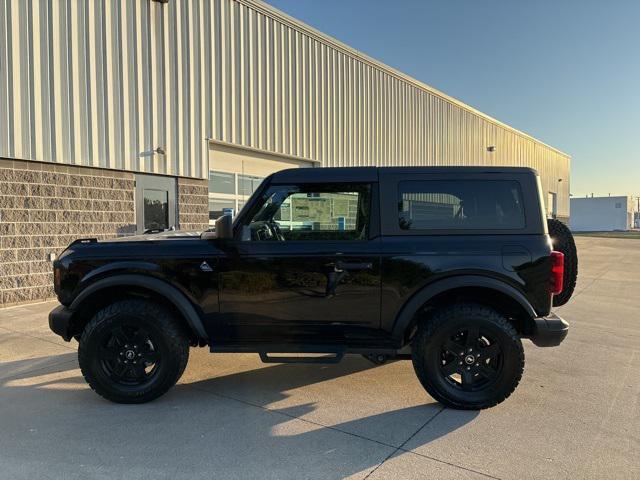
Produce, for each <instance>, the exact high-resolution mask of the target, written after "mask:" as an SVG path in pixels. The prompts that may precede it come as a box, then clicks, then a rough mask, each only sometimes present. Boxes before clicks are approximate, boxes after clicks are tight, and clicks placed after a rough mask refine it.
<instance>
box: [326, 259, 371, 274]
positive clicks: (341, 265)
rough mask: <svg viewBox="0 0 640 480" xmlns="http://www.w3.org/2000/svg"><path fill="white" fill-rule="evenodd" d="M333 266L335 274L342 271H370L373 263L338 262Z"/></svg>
mask: <svg viewBox="0 0 640 480" xmlns="http://www.w3.org/2000/svg"><path fill="white" fill-rule="evenodd" d="M333 265H334V268H335V271H336V272H341V271H343V270H371V269H372V268H373V263H371V262H343V261H341V260H338V261H337V262H335V263H334V264H333Z"/></svg>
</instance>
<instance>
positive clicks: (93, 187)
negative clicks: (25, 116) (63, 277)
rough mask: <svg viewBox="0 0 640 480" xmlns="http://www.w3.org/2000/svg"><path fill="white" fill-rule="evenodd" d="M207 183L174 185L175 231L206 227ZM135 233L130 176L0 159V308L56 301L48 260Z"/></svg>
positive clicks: (179, 181)
mask: <svg viewBox="0 0 640 480" xmlns="http://www.w3.org/2000/svg"><path fill="white" fill-rule="evenodd" d="M208 188H209V187H208V182H207V180H199V179H192V178H178V179H177V189H178V192H177V208H178V216H177V218H178V226H179V228H180V229H181V230H191V231H194V230H197V231H202V230H206V229H207V228H209V197H208V193H209V192H208ZM135 232H136V212H135V174H134V173H133V172H121V171H117V170H107V169H100V168H91V167H79V166H73V165H61V164H56V163H47V162H34V161H21V160H9V159H3V158H0V307H2V306H8V305H12V304H17V303H24V302H31V301H35V300H43V299H47V298H52V297H54V292H53V272H52V264H51V260H50V259H49V256H50V254H54V255H56V256H58V255H59V254H60V252H62V250H64V249H65V248H66V247H67V246H68V245H69V244H70V243H71V242H73V241H74V240H76V239H78V238H87V237H95V238H98V239H105V238H113V237H120V236H124V235H133V234H135Z"/></svg>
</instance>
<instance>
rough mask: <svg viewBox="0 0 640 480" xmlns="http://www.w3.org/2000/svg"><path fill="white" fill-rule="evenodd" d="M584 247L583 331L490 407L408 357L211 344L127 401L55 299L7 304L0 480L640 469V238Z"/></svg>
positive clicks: (0, 336)
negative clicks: (161, 390)
mask: <svg viewBox="0 0 640 480" xmlns="http://www.w3.org/2000/svg"><path fill="white" fill-rule="evenodd" d="M577 241H578V247H579V250H580V261H581V265H580V267H581V270H580V279H579V285H578V289H577V293H576V294H575V296H574V298H573V299H572V300H571V302H570V303H569V305H567V306H565V307H563V308H560V309H558V311H559V313H561V315H563V316H564V317H565V318H566V319H568V321H569V322H570V323H571V325H572V330H571V332H570V334H569V337H568V339H567V340H566V342H565V343H564V344H563V345H561V346H560V347H559V348H555V349H539V348H536V347H534V346H533V345H532V344H530V343H529V342H526V345H525V348H526V355H527V366H526V369H525V375H524V378H523V380H522V383H521V384H520V386H519V388H518V389H517V390H516V392H515V393H514V394H513V395H512V396H511V397H510V398H509V399H508V400H507V401H506V402H505V403H503V404H501V405H499V406H498V407H495V408H492V409H490V410H485V411H482V412H460V411H454V410H450V409H445V408H443V407H442V406H441V405H439V404H438V403H435V402H434V401H433V400H432V399H431V398H430V397H429V396H428V395H427V394H426V393H425V392H424V390H423V389H422V388H421V387H420V385H419V383H418V381H417V380H416V378H415V375H414V373H413V369H412V367H411V364H410V362H406V361H400V362H395V363H390V364H387V365H384V366H381V367H373V366H372V365H370V364H369V363H368V362H367V361H366V360H364V359H362V358H360V357H357V356H351V357H348V358H346V359H345V360H344V361H343V362H342V363H341V364H339V365H332V366H304V365H264V364H262V363H260V361H259V359H258V356H257V355H253V354H246V355H239V354H237V355H231V354H227V355H224V354H218V355H212V354H209V353H207V351H206V350H205V349H194V350H192V351H191V359H190V362H189V366H188V368H187V371H186V373H185V375H184V376H183V378H182V380H181V381H180V384H179V385H178V386H177V387H176V388H174V389H173V390H172V391H170V392H169V393H168V394H167V395H165V396H164V397H162V398H160V399H159V400H157V401H155V402H153V403H150V404H146V405H138V406H124V405H116V404H112V403H109V402H107V401H105V400H102V399H101V398H100V397H98V396H97V395H96V394H94V393H93V392H92V391H91V390H90V389H89V388H88V387H87V386H86V384H85V382H84V380H83V378H82V376H81V374H80V371H79V370H78V366H77V361H76V345H77V344H76V343H75V342H74V343H65V342H63V341H62V340H60V339H59V338H58V337H56V336H55V335H53V334H52V333H50V332H49V330H48V326H47V319H46V315H47V313H48V311H49V310H50V309H51V308H53V306H54V305H55V304H54V303H44V304H37V305H30V306H23V307H15V308H9V309H4V310H0V478H2V479H4V478H11V479H22V478H24V479H29V480H32V479H34V478H56V479H57V478H82V479H84V478H105V479H119V478H149V479H158V478H174V479H179V478H185V479H187V478H188V479H195V478H220V479H234V478H238V479H246V478H260V479H270V478H273V479H287V478H291V479H305V478H313V479H317V478H329V479H338V478H360V479H362V478H369V479H386V478H394V479H395V478H432V479H433V478H437V479H449V478H456V479H457V478H487V477H488V478H514V479H523V478H572V479H576V478H629V479H637V478H640V406H639V398H640V273H639V271H640V241H637V240H622V239H594V238H579V239H577Z"/></svg>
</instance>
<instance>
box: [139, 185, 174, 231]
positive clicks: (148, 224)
mask: <svg viewBox="0 0 640 480" xmlns="http://www.w3.org/2000/svg"><path fill="white" fill-rule="evenodd" d="M142 195H143V199H144V229H145V230H149V229H153V230H155V229H160V228H161V229H166V228H169V192H167V191H166V190H153V189H146V188H145V189H144V190H143V192H142Z"/></svg>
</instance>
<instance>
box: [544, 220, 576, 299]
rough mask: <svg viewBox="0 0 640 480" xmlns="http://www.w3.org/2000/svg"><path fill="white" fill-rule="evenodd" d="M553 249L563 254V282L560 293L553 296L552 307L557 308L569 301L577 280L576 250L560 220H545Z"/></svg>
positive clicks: (574, 243)
mask: <svg viewBox="0 0 640 480" xmlns="http://www.w3.org/2000/svg"><path fill="white" fill-rule="evenodd" d="M547 225H548V227H549V236H550V237H551V241H552V243H553V249H554V250H556V251H558V252H562V253H563V254H564V280H563V282H562V292H560V293H559V294H558V295H554V296H553V306H554V307H559V306H561V305H564V304H565V303H567V302H568V301H569V299H570V298H571V295H573V290H574V289H575V288H576V281H577V279H578V250H577V248H576V242H575V241H574V239H573V235H572V234H571V230H569V228H568V227H567V226H566V225H565V224H564V223H562V222H561V221H560V220H555V219H553V218H552V219H549V220H547Z"/></svg>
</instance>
